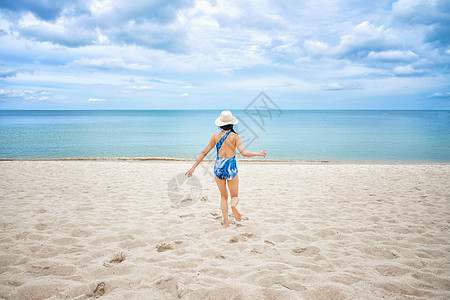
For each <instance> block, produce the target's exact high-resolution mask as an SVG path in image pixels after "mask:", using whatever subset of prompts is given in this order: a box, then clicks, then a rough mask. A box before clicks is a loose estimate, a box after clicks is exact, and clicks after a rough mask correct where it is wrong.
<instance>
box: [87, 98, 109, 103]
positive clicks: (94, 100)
mask: <svg viewBox="0 0 450 300" xmlns="http://www.w3.org/2000/svg"><path fill="white" fill-rule="evenodd" d="M104 101H105V99H102V98H89V99H88V102H104Z"/></svg>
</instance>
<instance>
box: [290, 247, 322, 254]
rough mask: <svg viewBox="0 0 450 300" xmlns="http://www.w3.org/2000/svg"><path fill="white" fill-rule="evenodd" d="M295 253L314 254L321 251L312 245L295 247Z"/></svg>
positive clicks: (293, 250)
mask: <svg viewBox="0 0 450 300" xmlns="http://www.w3.org/2000/svg"><path fill="white" fill-rule="evenodd" d="M292 252H293V253H294V255H302V256H313V255H316V254H317V253H319V252H320V249H319V248H317V247H315V246H310V247H295V248H294V249H292Z"/></svg>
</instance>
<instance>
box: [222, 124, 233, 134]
mask: <svg viewBox="0 0 450 300" xmlns="http://www.w3.org/2000/svg"><path fill="white" fill-rule="evenodd" d="M219 127H220V128H221V129H223V130H227V131H228V130H231V132H234V133H236V134H237V132H236V131H234V129H233V124H227V125H223V126H219Z"/></svg>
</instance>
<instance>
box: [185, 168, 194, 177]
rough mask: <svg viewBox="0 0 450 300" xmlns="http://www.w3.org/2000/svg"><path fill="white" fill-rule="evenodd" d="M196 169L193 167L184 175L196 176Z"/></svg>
mask: <svg viewBox="0 0 450 300" xmlns="http://www.w3.org/2000/svg"><path fill="white" fill-rule="evenodd" d="M194 171H195V168H194V167H192V168H190V169H189V171H187V172H186V173H184V175H187V176H188V177H191V176H192V174H194Z"/></svg>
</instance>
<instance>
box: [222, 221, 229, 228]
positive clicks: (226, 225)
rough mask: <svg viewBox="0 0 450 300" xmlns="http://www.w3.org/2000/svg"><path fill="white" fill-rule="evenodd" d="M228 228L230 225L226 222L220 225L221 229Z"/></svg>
mask: <svg viewBox="0 0 450 300" xmlns="http://www.w3.org/2000/svg"><path fill="white" fill-rule="evenodd" d="M228 226H230V224H229V223H228V222H226V223H225V222H224V223H223V224H222V227H223V228H227V227H228Z"/></svg>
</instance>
